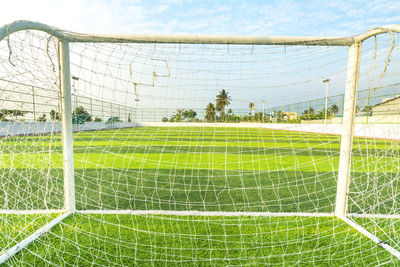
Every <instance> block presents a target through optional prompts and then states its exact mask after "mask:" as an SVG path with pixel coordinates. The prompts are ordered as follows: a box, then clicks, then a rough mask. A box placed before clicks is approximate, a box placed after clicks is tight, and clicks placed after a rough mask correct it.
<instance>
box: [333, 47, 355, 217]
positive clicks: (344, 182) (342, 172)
mask: <svg viewBox="0 0 400 267" xmlns="http://www.w3.org/2000/svg"><path fill="white" fill-rule="evenodd" d="M360 54H361V43H354V44H352V45H351V46H350V48H349V54H348V59H347V77H346V89H345V90H346V91H345V97H344V107H343V130H342V140H341V142H340V159H339V172H338V183H337V191H336V203H335V215H336V216H338V217H343V216H346V212H347V199H348V191H349V185H350V170H351V152H352V145H353V134H354V121H355V108H356V102H357V87H358V78H359V69H360Z"/></svg>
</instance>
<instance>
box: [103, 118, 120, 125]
mask: <svg viewBox="0 0 400 267" xmlns="http://www.w3.org/2000/svg"><path fill="white" fill-rule="evenodd" d="M115 122H122V120H120V119H119V117H110V118H108V120H107V121H106V124H114V123H115Z"/></svg>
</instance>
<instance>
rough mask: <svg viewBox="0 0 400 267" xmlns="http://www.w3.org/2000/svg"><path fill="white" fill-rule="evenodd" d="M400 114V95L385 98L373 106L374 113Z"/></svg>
mask: <svg viewBox="0 0 400 267" xmlns="http://www.w3.org/2000/svg"><path fill="white" fill-rule="evenodd" d="M395 114H396V115H398V114H400V96H396V97H393V98H389V99H384V100H383V101H382V102H381V103H379V104H376V105H374V106H372V115H395Z"/></svg>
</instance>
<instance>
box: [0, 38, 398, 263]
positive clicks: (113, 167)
mask: <svg viewBox="0 0 400 267" xmlns="http://www.w3.org/2000/svg"><path fill="white" fill-rule="evenodd" d="M395 38H397V35H396V36H395ZM368 42H369V43H368ZM59 50H60V43H59V42H58V40H57V39H56V38H54V37H51V36H49V35H47V34H44V33H41V32H37V31H21V32H18V33H14V34H12V35H10V36H9V37H8V38H7V39H4V40H2V41H1V42H0V88H1V89H0V99H1V103H2V105H1V108H2V109H1V114H0V116H1V117H0V118H1V119H2V121H1V122H0V127H1V128H0V134H1V139H0V151H1V154H0V157H1V158H0V164H1V168H0V187H1V191H2V193H1V194H0V229H1V230H0V257H3V258H6V257H5V255H7V253H9V251H10V249H12V248H13V246H14V245H16V244H18V243H19V242H21V241H23V240H26V238H27V237H28V236H29V235H30V234H33V233H34V232H35V231H38V230H39V229H40V227H43V226H45V225H48V224H49V223H50V222H51V221H53V222H54V220H56V223H54V227H52V228H51V229H46V231H43V233H41V234H40V235H38V236H37V237H35V238H34V241H33V242H32V243H30V244H29V245H27V246H26V247H25V248H23V249H22V250H21V251H19V252H18V253H16V254H15V255H14V256H12V257H11V258H8V257H7V260H6V261H5V263H6V264H10V265H19V264H26V265H134V264H140V265H142V264H148V265H158V264H175V265H184V264H193V263H194V264H207V265H246V264H268V265H282V264H292V265H296V264H315V265H318V264H321V265H329V264H330V265H339V264H340V265H367V264H370V265H376V264H385V263H394V262H395V261H396V258H395V256H394V255H393V254H391V253H389V252H388V251H387V250H384V249H383V248H382V247H381V246H379V245H377V244H376V243H374V242H373V241H372V240H370V239H368V238H367V237H366V236H364V235H363V234H362V233H360V232H359V231H358V230H357V229H356V228H354V227H353V226H351V225H349V224H348V223H347V222H346V221H343V220H341V219H339V218H337V217H335V216H334V210H335V197H336V189H337V175H338V168H339V166H338V165H339V149H340V141H341V138H340V134H341V129H342V123H343V122H342V120H343V119H342V114H343V99H344V91H345V80H346V64H347V63H346V62H347V53H348V47H346V46H343V47H329V46H283V45H269V46H267V45H215V44H213V45H211V44H161V43H150V44H145V43H123V44H122V43H97V44H96V43H71V44H70V57H71V64H70V66H71V85H72V86H71V93H72V110H73V118H72V122H73V129H74V133H73V141H74V147H73V151H74V178H75V198H76V209H77V211H76V212H75V213H74V214H71V215H69V216H66V218H63V219H62V220H61V219H56V218H60V217H59V216H60V215H61V214H65V212H66V211H65V210H64V207H63V206H64V197H65V195H64V185H63V184H64V178H63V154H62V151H63V147H62V140H61V139H62V138H61V134H60V131H61V124H60V120H61V113H62V109H61V104H60V103H61V100H62V99H61V96H62V93H61V89H60V79H61V73H60V58H59V56H58V55H59ZM397 53H398V48H397V42H395V45H394V49H392V35H390V34H387V35H383V36H381V37H379V38H378V39H377V40H376V44H375V39H373V38H372V39H369V40H368V41H366V42H365V45H364V48H363V54H362V57H361V70H360V85H359V97H358V98H359V100H358V105H359V108H358V113H357V115H358V116H357V118H356V120H357V122H358V124H357V125H356V130H355V135H356V136H357V135H359V136H362V137H358V138H355V139H354V146H353V154H352V155H353V157H352V169H351V182H350V191H349V201H348V212H349V214H348V215H349V216H348V217H349V218H350V220H353V221H355V222H357V223H358V224H359V225H361V226H363V227H364V228H366V229H367V230H368V231H370V233H372V234H374V235H375V236H377V237H378V238H380V239H381V240H382V242H386V243H388V244H389V245H390V246H392V247H393V248H394V249H399V244H400V240H399V235H398V230H399V223H400V222H399V218H398V216H399V207H398V203H397V201H396V200H397V199H398V198H399V194H400V191H399V187H398V165H399V164H398V163H399V162H398V141H397V140H398V139H399V138H400V137H398V136H397V137H396V136H395V135H396V133H398V131H397V129H398V126H397V124H396V123H397V122H398V121H396V118H397V116H398V115H397V114H398V113H396V112H395V111H393V109H391V111H390V112H389V113H390V114H387V113H388V112H387V111H385V112H386V113H385V114H383V113H382V111H380V112H381V113H380V114H375V113H376V112H378V111H377V110H374V107H380V108H382V107H381V106H382V103H386V102H387V101H389V100H390V99H392V98H393V99H395V98H396V97H397V94H398V93H397V92H398V85H397V84H396V79H397V77H398V73H399V72H398V70H397V69H396V68H397V67H396V65H397V63H398V62H397V60H398V55H397ZM389 54H390V62H389V63H386V58H387V56H388V55H389ZM386 65H387V66H386ZM385 66H386V67H385ZM392 66H394V67H393V68H392ZM371 69H373V71H371ZM381 73H384V74H383V76H382V77H381V78H380V75H381ZM327 78H329V81H328V83H326V82H325V83H323V82H322V81H323V80H326V79H327ZM326 86H329V91H328V95H326V90H328V88H327V87H326ZM374 88H376V90H374ZM365 96H367V97H365ZM385 101H386V102H385ZM228 102H229V103H228ZM387 103H389V104H390V106H392V107H393V106H395V105H394V104H393V102H391V101H389V102H387ZM375 109H376V108H375ZM371 110H372V116H370V115H371V114H370V111H371ZM367 115H368V116H367ZM377 116H378V117H377ZM379 116H380V117H379ZM382 118H384V119H386V120H394V121H392V122H391V124H390V125H389V124H379V125H378V124H377V123H378V122H382ZM367 119H368V120H369V121H367ZM300 122H301V123H300ZM388 129H390V131H391V132H390V131H389V132H388V131H387V130H388ZM377 138H380V139H377ZM396 139H397V140H396ZM387 216H389V217H390V216H391V217H390V218H387ZM0 259H1V258H0Z"/></svg>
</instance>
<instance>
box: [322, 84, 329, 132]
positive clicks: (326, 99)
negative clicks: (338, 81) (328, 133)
mask: <svg viewBox="0 0 400 267" xmlns="http://www.w3.org/2000/svg"><path fill="white" fill-rule="evenodd" d="M330 81H331V80H330V79H325V80H323V81H322V82H323V83H325V84H326V88H325V120H324V124H326V116H327V113H328V90H329V82H330Z"/></svg>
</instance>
